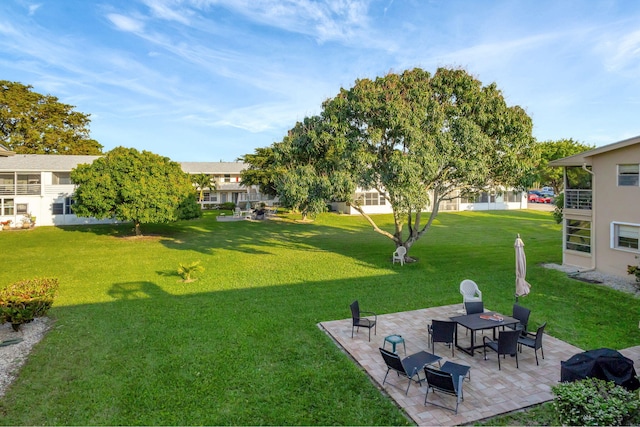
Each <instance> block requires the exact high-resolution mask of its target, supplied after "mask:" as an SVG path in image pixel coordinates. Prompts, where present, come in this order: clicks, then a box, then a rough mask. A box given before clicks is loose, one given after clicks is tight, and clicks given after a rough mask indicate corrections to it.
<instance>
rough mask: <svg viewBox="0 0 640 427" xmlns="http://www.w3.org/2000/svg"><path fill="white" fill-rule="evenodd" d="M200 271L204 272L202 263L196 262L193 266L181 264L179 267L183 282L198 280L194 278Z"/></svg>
mask: <svg viewBox="0 0 640 427" xmlns="http://www.w3.org/2000/svg"><path fill="white" fill-rule="evenodd" d="M200 271H204V267H203V266H201V265H200V261H195V262H192V263H191V264H182V263H180V265H179V266H178V274H179V275H180V277H182V281H183V282H193V281H194V280H196V279H195V278H194V277H192V276H193V275H194V274H195V273H197V272H200Z"/></svg>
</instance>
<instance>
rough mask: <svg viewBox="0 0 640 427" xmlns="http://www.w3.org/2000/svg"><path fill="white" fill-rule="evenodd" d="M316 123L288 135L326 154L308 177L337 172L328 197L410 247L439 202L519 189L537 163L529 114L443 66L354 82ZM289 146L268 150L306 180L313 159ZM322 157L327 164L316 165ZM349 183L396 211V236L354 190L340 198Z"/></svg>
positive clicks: (494, 91)
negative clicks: (300, 134)
mask: <svg viewBox="0 0 640 427" xmlns="http://www.w3.org/2000/svg"><path fill="white" fill-rule="evenodd" d="M317 120H319V121H321V125H320V124H316V125H315V126H307V127H300V124H298V125H296V128H294V129H293V130H292V131H290V135H291V133H294V134H295V133H297V130H302V131H303V133H304V131H305V130H306V129H308V130H310V132H308V133H309V135H308V139H309V141H310V142H309V143H308V144H306V146H308V147H312V148H317V147H322V149H321V150H318V151H314V152H313V155H314V161H313V164H314V165H315V168H314V169H313V171H312V170H311V169H306V170H307V171H309V173H311V172H313V173H318V171H319V170H322V168H325V167H326V168H327V169H325V171H326V172H327V173H328V174H329V175H331V173H332V171H334V170H336V169H335V168H336V167H339V171H340V172H341V176H340V178H339V179H337V180H334V181H333V182H334V183H333V184H332V185H331V186H330V187H331V188H330V191H328V193H330V194H333V195H335V194H341V195H343V196H345V200H346V201H347V202H348V203H350V204H351V205H352V206H353V207H354V208H355V209H356V210H357V211H358V212H360V213H361V214H362V215H363V216H364V217H365V218H366V219H367V221H368V222H369V223H370V224H371V226H372V227H373V229H374V230H375V231H376V232H378V233H380V234H382V235H384V236H387V237H389V238H390V239H391V240H393V242H394V243H395V245H396V246H405V247H406V248H407V250H409V249H410V248H411V246H412V245H413V244H414V243H415V242H416V241H417V240H418V239H419V238H420V237H422V236H423V235H424V234H425V233H426V232H427V231H428V229H429V228H430V226H431V224H432V223H433V220H434V219H435V218H436V216H437V215H438V210H439V206H440V203H441V202H442V201H445V200H451V199H454V198H457V197H463V196H467V195H469V194H472V193H474V192H479V191H486V190H498V191H499V190H500V189H503V188H506V187H517V188H522V187H524V183H525V182H526V179H527V178H529V177H530V175H531V173H532V171H533V169H534V166H535V165H536V164H537V163H538V158H539V153H538V151H537V147H536V144H535V140H534V138H533V136H532V134H531V132H532V123H531V119H530V118H529V116H528V115H527V114H526V113H525V111H524V110H523V109H522V108H520V107H518V106H512V107H509V106H507V105H506V102H505V100H504V98H503V96H502V93H501V92H500V90H498V88H497V87H496V85H495V84H490V85H488V86H483V85H482V83H481V82H480V81H478V80H477V79H475V78H474V77H472V76H471V75H469V74H468V73H466V72H465V71H464V70H460V69H447V68H440V69H438V70H437V72H436V73H435V74H434V75H433V76H432V75H431V74H430V73H428V72H426V71H424V70H421V69H417V68H416V69H413V70H408V71H405V72H404V73H402V74H394V73H391V74H388V75H386V76H384V77H380V78H377V79H375V80H370V79H362V80H357V81H356V83H355V85H354V86H353V87H352V88H351V89H348V90H347V89H342V90H341V91H340V93H339V94H338V95H337V96H336V97H334V98H332V99H329V100H327V101H325V103H324V104H323V111H322V114H321V116H320V119H317ZM319 130H320V131H319ZM290 135H289V136H290ZM300 138H302V137H299V139H300ZM286 141H287V138H285V140H283V143H276V144H274V145H273V149H274V151H275V152H276V153H277V154H278V156H280V157H278V156H276V159H277V160H276V162H277V163H278V165H280V166H285V167H286V168H287V170H288V171H290V173H293V172H295V171H298V173H302V174H303V173H304V171H305V169H302V168H303V167H307V165H308V164H309V161H305V160H303V161H300V159H299V157H297V156H296V153H295V152H294V154H293V155H291V154H289V151H288V150H286V149H285V150H283V149H282V148H283V146H284V147H286V145H287V144H284V143H285V142H286ZM323 153H326V155H327V157H326V158H328V159H329V160H330V161H327V162H325V163H322V161H321V160H322V159H321V158H320V157H319V156H322V155H324V154H323ZM347 178H348V179H347ZM303 183H304V181H303ZM355 186H358V187H360V188H363V189H376V190H377V191H379V192H380V194H383V195H384V197H385V198H386V200H387V203H389V205H390V206H391V207H392V209H393V217H394V222H395V227H394V230H393V231H392V232H389V231H387V230H384V229H382V228H380V227H379V226H378V225H377V224H376V222H375V219H374V217H372V216H370V215H368V214H367V213H366V212H365V210H364V209H363V207H362V205H361V202H360V201H359V200H356V199H354V198H353V196H354V193H353V192H349V193H348V194H346V193H347V192H346V191H342V190H345V189H349V188H355ZM279 190H281V191H282V190H285V191H286V188H285V187H280V188H279ZM287 196H288V194H280V197H285V198H286V197H287ZM429 208H430V209H431V211H430V213H429V214H428V215H429V216H428V218H427V220H426V221H423V212H424V211H426V210H428V209H429ZM405 225H406V226H407V230H406V232H405V229H404V228H405ZM408 260H410V258H408Z"/></svg>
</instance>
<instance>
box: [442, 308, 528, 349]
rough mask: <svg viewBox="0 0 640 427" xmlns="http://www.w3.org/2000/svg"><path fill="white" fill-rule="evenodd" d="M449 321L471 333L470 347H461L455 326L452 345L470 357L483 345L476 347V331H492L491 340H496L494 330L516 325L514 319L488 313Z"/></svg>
mask: <svg viewBox="0 0 640 427" xmlns="http://www.w3.org/2000/svg"><path fill="white" fill-rule="evenodd" d="M496 318H500V319H502V320H494V319H496ZM450 319H451V320H452V321H454V322H456V323H457V324H458V325H460V326H463V327H465V328H467V330H469V331H470V332H471V347H462V346H460V345H458V326H457V325H456V329H455V334H454V343H455V346H456V348H458V349H460V350H462V351H464V352H465V353H467V354H468V355H470V356H473V354H474V350H475V349H477V348H482V347H484V345H476V331H480V330H485V329H492V330H493V339H494V341H495V339H496V328H499V327H501V326H508V325H515V324H517V323H518V319H514V318H513V317H509V316H503V315H502V314H499V313H496V312H493V311H488V312H484V313H474V314H466V315H463V316H454V317H450Z"/></svg>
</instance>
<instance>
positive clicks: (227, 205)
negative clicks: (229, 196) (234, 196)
mask: <svg viewBox="0 0 640 427" xmlns="http://www.w3.org/2000/svg"><path fill="white" fill-rule="evenodd" d="M235 208H236V204H235V203H233V202H224V203H222V204H220V209H224V210H228V211H232V210H234V209H235Z"/></svg>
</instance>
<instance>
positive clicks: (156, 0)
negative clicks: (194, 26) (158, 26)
mask: <svg viewBox="0 0 640 427" xmlns="http://www.w3.org/2000/svg"><path fill="white" fill-rule="evenodd" d="M143 2H144V4H145V5H147V7H149V9H151V12H152V14H153V15H154V16H155V17H156V18H160V19H164V20H166V21H176V22H179V23H181V24H184V25H189V17H190V16H191V15H192V13H191V12H190V11H188V10H185V9H179V10H178V8H177V7H174V8H172V7H171V4H175V3H176V2H175V1H172V0H169V1H162V0H143ZM179 3H180V2H178V4H179Z"/></svg>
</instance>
